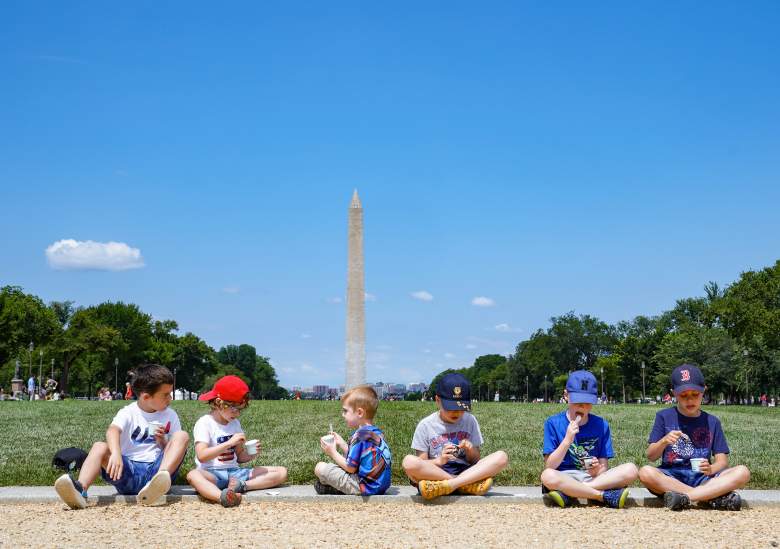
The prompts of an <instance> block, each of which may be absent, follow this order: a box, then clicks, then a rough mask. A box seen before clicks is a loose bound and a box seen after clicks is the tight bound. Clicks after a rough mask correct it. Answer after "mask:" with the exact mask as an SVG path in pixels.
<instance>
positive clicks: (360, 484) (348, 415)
mask: <svg viewBox="0 0 780 549" xmlns="http://www.w3.org/2000/svg"><path fill="white" fill-rule="evenodd" d="M378 406H379V399H378V397H377V394H376V391H374V389H373V388H372V387H370V386H368V385H359V386H357V387H353V388H352V389H350V390H349V391H347V392H346V393H344V395H343V396H342V397H341V415H342V416H343V417H344V421H345V422H346V424H347V427H349V428H350V429H354V431H353V432H352V434H351V435H350V437H349V444H347V443H346V442H345V441H344V439H343V438H341V436H340V435H339V434H338V433H336V432H333V431H331V432H330V433H328V434H327V435H325V436H324V437H322V438H321V439H320V447H321V448H322V451H323V452H325V454H327V455H328V456H329V457H330V458H331V459H332V460H333V461H334V463H324V462H319V463H318V464H317V465H316V466H315V467H314V474H315V475H316V476H317V480H316V481H315V482H314V490H315V491H316V492H317V493H318V494H334V495H335V494H349V495H354V496H372V495H380V494H384V493H385V492H386V491H387V489H388V488H389V487H390V480H391V466H392V461H393V456H392V454H391V452H390V447H389V446H388V445H387V442H385V435H384V433H382V431H381V430H380V429H379V428H378V427H376V426H375V425H374V416H375V415H376V410H377V407H378Z"/></svg>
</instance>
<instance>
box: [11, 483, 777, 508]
mask: <svg viewBox="0 0 780 549" xmlns="http://www.w3.org/2000/svg"><path fill="white" fill-rule="evenodd" d="M739 494H740V495H741V496H742V501H743V504H744V505H745V507H762V506H780V490H740V491H739ZM244 498H245V501H249V502H261V501H264V502H314V501H328V502H335V501H340V502H350V503H352V502H363V503H366V504H371V503H421V504H426V505H447V504H457V505H486V504H501V503H504V504H507V503H509V504H544V500H543V498H542V493H541V488H540V487H538V486H494V487H493V489H492V490H491V491H490V492H489V493H488V494H487V495H485V496H483V497H476V496H457V495H454V496H444V497H441V498H437V499H435V500H433V501H426V500H424V499H422V498H421V497H420V496H419V495H418V494H417V490H416V489H415V488H413V487H412V486H392V487H390V489H389V490H388V492H387V493H386V494H385V495H383V496H370V497H360V496H320V495H317V494H316V493H315V492H314V488H313V486H311V485H297V486H280V487H278V488H274V489H271V490H257V491H253V492H249V493H248V494H246V495H245V496H244ZM199 500H200V498H199V497H198V495H197V494H196V493H195V490H193V489H192V488H191V487H190V486H174V487H172V488H171V492H170V493H169V494H168V495H167V496H165V503H174V502H178V501H199ZM59 502H60V498H59V497H58V496H57V493H56V492H55V491H54V487H52V486H6V487H0V504H20V503H59ZM89 502H90V504H93V505H111V504H120V505H121V504H125V505H128V504H129V505H135V504H136V499H135V496H121V495H119V494H117V493H116V491H115V490H114V488H113V487H112V486H93V487H92V488H90V490H89ZM159 503H163V501H162V499H161V501H160V502H159ZM581 504H583V505H584V504H586V503H585V501H584V500H583V501H582V502H581ZM627 506H630V507H662V506H663V502H662V501H661V500H660V499H659V498H657V497H655V496H653V495H652V494H651V493H650V492H648V491H647V490H645V489H644V488H631V496H630V497H629V500H628V503H627Z"/></svg>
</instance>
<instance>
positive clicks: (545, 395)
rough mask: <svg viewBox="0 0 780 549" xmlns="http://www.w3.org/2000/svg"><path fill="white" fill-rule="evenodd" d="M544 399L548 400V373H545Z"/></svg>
mask: <svg viewBox="0 0 780 549" xmlns="http://www.w3.org/2000/svg"><path fill="white" fill-rule="evenodd" d="M544 401H545V402H547V374H544Z"/></svg>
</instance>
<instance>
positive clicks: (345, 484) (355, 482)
mask: <svg viewBox="0 0 780 549" xmlns="http://www.w3.org/2000/svg"><path fill="white" fill-rule="evenodd" d="M323 469H324V470H323V471H322V473H321V474H319V475H317V477H318V478H319V479H320V482H321V483H323V484H327V485H328V486H332V487H333V488H335V489H336V490H338V491H339V492H344V493H345V494H348V495H350V496H359V495H360V494H361V492H360V477H358V476H357V473H352V474H350V473H347V472H346V471H345V470H344V469H342V468H341V467H339V466H338V465H336V464H335V463H327V464H325V467H324V468H323Z"/></svg>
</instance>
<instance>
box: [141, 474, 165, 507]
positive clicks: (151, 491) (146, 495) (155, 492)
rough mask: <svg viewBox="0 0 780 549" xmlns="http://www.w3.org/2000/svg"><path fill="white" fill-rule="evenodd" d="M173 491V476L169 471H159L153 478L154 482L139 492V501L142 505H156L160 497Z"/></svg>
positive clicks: (150, 482)
mask: <svg viewBox="0 0 780 549" xmlns="http://www.w3.org/2000/svg"><path fill="white" fill-rule="evenodd" d="M170 489H171V475H170V474H169V473H168V471H159V472H158V473H157V474H156V475H154V476H153V477H152V480H150V481H149V482H147V483H146V486H144V487H143V488H142V489H141V491H140V492H138V498H137V501H138V503H140V504H141V505H154V504H155V503H157V500H158V499H160V497H162V496H164V495H165V494H167V493H168V490H170Z"/></svg>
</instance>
